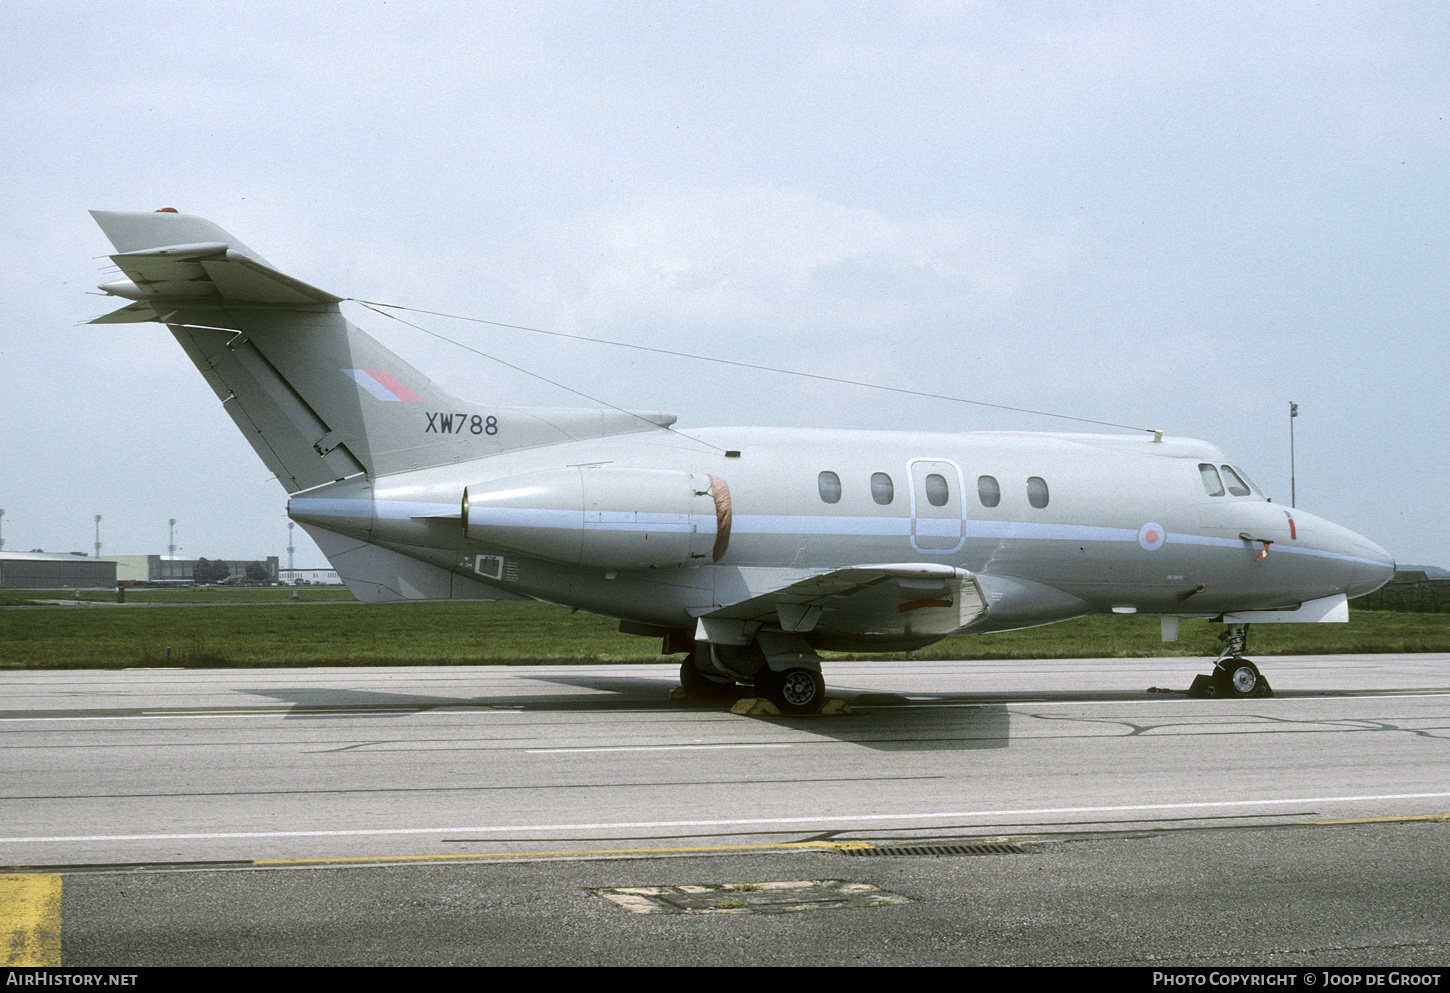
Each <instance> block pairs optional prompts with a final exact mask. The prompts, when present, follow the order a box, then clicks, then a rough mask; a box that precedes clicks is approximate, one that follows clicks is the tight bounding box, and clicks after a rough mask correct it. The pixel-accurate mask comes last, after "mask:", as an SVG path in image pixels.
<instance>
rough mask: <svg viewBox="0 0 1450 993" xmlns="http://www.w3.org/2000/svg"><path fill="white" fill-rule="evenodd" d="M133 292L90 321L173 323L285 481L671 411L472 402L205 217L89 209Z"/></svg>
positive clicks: (474, 452)
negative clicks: (629, 411) (632, 412)
mask: <svg viewBox="0 0 1450 993" xmlns="http://www.w3.org/2000/svg"><path fill="white" fill-rule="evenodd" d="M91 214H92V216H93V217H94V218H95V219H96V222H97V223H98V224H99V225H100V226H101V229H102V230H103V231H104V232H105V233H106V236H107V237H108V238H110V240H111V243H112V244H113V245H114V246H115V247H116V250H117V252H118V254H116V255H112V256H111V260H112V261H113V262H115V263H116V265H117V266H119V267H120V269H121V271H122V272H124V273H125V274H126V276H127V277H128V278H127V279H126V280H120V281H117V282H113V283H106V284H104V285H103V286H102V287H101V289H103V290H105V291H106V292H107V293H110V294H111V295H113V296H118V297H122V298H124V299H129V300H132V301H135V302H133V303H131V304H130V305H129V306H126V307H123V308H122V309H121V310H118V311H115V312H114V313H111V314H108V315H106V316H105V317H101V318H98V319H97V320H95V321H93V322H92V323H96V324H107V323H124V322H131V321H158V322H160V323H163V324H166V325H168V326H169V327H170V329H171V332H172V334H174V335H175V336H176V339H177V341H179V342H180V343H181V346H182V347H183V348H184V349H186V353H187V355H189V356H190V357H191V360H192V362H194V363H195V364H196V367H197V368H198V369H199V370H200V371H201V374H202V375H203V376H205V377H206V380H207V382H208V383H210V384H211V387H212V389H213V390H215V391H216V394H217V396H219V397H220V398H221V400H222V404H223V406H224V407H225V409H226V411H227V413H228V414H230V415H231V418H232V420H233V421H235V422H236V424H237V427H239V428H241V430H242V433H243V434H244V435H245V436H246V438H247V440H248V441H249V442H250V443H251V445H252V447H253V448H254V449H256V452H257V454H258V455H259V456H261V458H262V461H263V462H265V463H266V464H267V466H268V468H270V469H271V470H272V471H273V472H274V473H276V474H277V478H278V479H279V480H280V481H281V482H282V485H283V486H284V487H285V488H286V489H287V492H288V493H296V492H299V491H301V490H307V489H311V488H313V487H315V486H320V485H324V484H326V483H331V482H334V481H336V480H340V479H346V478H348V477H350V476H355V475H358V474H361V473H366V474H367V475H368V476H369V477H376V476H382V475H388V474H391V473H395V472H403V471H407V470H411V469H421V468H426V467H429V466H435V465H443V464H447V463H449V462H460V461H466V460H471V459H477V458H483V457H486V456H489V455H494V454H498V453H500V452H503V451H508V450H511V449H516V448H529V447H534V446H537V445H547V444H555V443H558V442H563V441H569V440H573V439H576V438H582V437H598V436H600V435H604V434H618V433H626V432H633V431H640V430H646V429H650V428H653V427H655V426H657V425H658V426H667V425H668V424H670V423H672V422H673V420H674V418H673V417H672V416H670V415H649V414H646V415H638V416H631V415H627V414H624V413H623V412H606V411H599V410H523V409H520V408H502V407H482V406H478V405H476V404H470V403H466V402H464V401H462V400H459V399H458V398H456V397H454V396H452V395H450V394H448V393H447V392H445V391H443V390H441V389H439V388H437V387H435V386H434V385H433V384H432V383H431V382H430V381H429V380H428V379H427V377H425V376H423V375H422V374H421V373H420V372H418V371H417V370H416V369H414V368H413V367H412V366H410V365H408V364H407V363H406V362H404V361H403V360H402V359H401V358H399V357H398V356H397V355H395V354H393V353H392V352H390V351H389V350H388V349H386V348H384V347H383V346H382V345H381V344H379V343H378V342H377V341H375V340H374V339H372V338H371V337H369V336H368V335H366V334H364V333H363V332H362V331H361V330H359V329H358V328H357V327H356V326H355V325H353V324H352V323H351V322H350V321H348V320H347V319H346V318H345V317H343V315H342V313H341V310H340V308H339V304H340V303H342V301H343V298H342V297H338V296H334V295H333V294H331V293H328V292H326V291H324V290H319V289H317V288H316V287H313V286H309V285H307V284H306V283H303V282H300V281H298V280H296V279H293V278H291V277H290V276H287V275H284V274H283V273H281V272H278V271H277V270H276V269H274V268H272V266H271V265H269V264H268V263H267V262H265V261H264V260H263V259H262V258H261V257H260V256H259V255H257V254H256V253H255V252H253V251H252V250H251V249H249V248H247V247H246V246H245V245H243V244H242V243H241V242H239V241H237V240H236V239H235V238H234V237H232V236H231V235H230V234H228V233H227V232H226V231H224V230H222V229H221V228H219V227H217V226H216V225H215V224H212V223H211V222H210V221H207V220H204V219H203V218H200V217H193V216H191V215H188V214H179V213H176V212H174V211H158V212H155V213H116V212H110V211H92V212H91Z"/></svg>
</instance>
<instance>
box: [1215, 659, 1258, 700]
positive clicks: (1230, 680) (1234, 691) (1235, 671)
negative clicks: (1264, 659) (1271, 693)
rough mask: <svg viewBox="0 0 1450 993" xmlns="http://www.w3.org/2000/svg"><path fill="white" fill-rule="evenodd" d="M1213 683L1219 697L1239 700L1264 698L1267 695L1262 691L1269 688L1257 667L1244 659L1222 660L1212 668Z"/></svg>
mask: <svg viewBox="0 0 1450 993" xmlns="http://www.w3.org/2000/svg"><path fill="white" fill-rule="evenodd" d="M1213 682H1214V685H1215V686H1216V687H1217V688H1218V691H1219V693H1218V695H1219V696H1227V697H1237V698H1238V699H1240V700H1245V699H1248V698H1249V697H1256V696H1265V695H1267V694H1266V693H1264V690H1267V689H1268V686H1269V683H1268V681H1267V680H1265V679H1264V677H1263V674H1262V673H1260V672H1259V667H1258V666H1256V665H1254V664H1253V663H1252V662H1250V661H1249V660H1248V659H1244V658H1232V659H1224V660H1223V661H1222V662H1220V663H1219V664H1218V665H1216V666H1214V669H1213Z"/></svg>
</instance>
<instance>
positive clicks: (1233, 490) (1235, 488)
mask: <svg viewBox="0 0 1450 993" xmlns="http://www.w3.org/2000/svg"><path fill="white" fill-rule="evenodd" d="M1220 468H1222V469H1223V481H1224V484H1225V485H1226V486H1227V487H1228V492H1229V496H1248V495H1249V492H1250V491H1249V484H1248V483H1245V482H1244V481H1243V480H1242V479H1241V478H1239V474H1238V473H1236V472H1234V471H1233V467H1232V466H1221V467H1220Z"/></svg>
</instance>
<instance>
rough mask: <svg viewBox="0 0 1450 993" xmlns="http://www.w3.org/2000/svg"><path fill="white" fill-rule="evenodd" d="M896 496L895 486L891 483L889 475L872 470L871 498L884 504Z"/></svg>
mask: <svg viewBox="0 0 1450 993" xmlns="http://www.w3.org/2000/svg"><path fill="white" fill-rule="evenodd" d="M895 496H896V487H895V486H893V485H892V483H891V477H890V476H888V475H886V473H884V472H873V473H872V474H871V499H872V500H875V501H876V502H877V503H879V504H881V506H883V507H884V506H886V505H887V504H888V503H890V502H891V501H892V498H894V497H895Z"/></svg>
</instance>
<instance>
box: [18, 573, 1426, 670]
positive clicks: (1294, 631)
mask: <svg viewBox="0 0 1450 993" xmlns="http://www.w3.org/2000/svg"><path fill="white" fill-rule="evenodd" d="M296 592H297V594H298V597H297V599H295V600H294V599H293V597H292V593H293V590H292V589H290V588H268V587H260V588H243V589H227V588H192V589H170V590H128V591H127V595H126V606H124V607H117V606H103V605H102V604H114V603H115V600H116V596H115V593H114V592H113V591H89V592H83V593H82V600H83V601H84V600H91V601H94V602H95V605H93V606H74V605H73V604H74V602H75V592H74V591H58V592H50V593H39V592H35V591H24V593H23V595H21V594H18V593H17V591H7V592H6V595H5V598H4V599H0V605H3V604H6V603H9V604H16V603H22V602H32V603H33V602H36V601H42V602H43V601H47V600H49V601H54V600H62V601H65V602H66V603H67V605H66V606H57V607H55V608H54V609H12V610H0V669H119V668H128V667H147V666H181V667H187V668H200V667H210V668H214V667H230V666H237V667H258V668H267V667H282V666H288V667H291V666H369V665H510V664H528V663H556V664H557V663H579V664H589V663H599V662H659V663H661V664H678V661H679V660H678V657H677V656H676V657H673V658H672V657H666V656H661V655H659V654H658V651H659V641H658V639H654V638H638V637H633V636H631V635H623V634H620V633H619V632H618V630H617V626H616V622H615V621H612V620H609V619H607V618H602V617H595V616H593V615H590V614H583V613H575V612H571V611H569V610H567V609H565V608H562V607H555V606H552V605H549V604H542V603H532V602H518V601H499V602H488V603H477V602H474V603H470V602H434V601H420V602H413V603H391V604H360V603H357V602H356V601H353V600H352V597H351V595H350V594H349V593H348V592H347V591H346V590H345V589H342V588H339V587H303V588H300V589H298V590H297V591H296ZM1222 630H1223V626H1222V625H1220V624H1212V623H1210V622H1208V621H1203V620H1195V619H1187V620H1185V621H1184V622H1183V624H1182V628H1181V630H1180V633H1179V638H1178V641H1176V642H1173V643H1169V644H1165V643H1163V642H1162V641H1160V640H1159V630H1158V620H1157V618H1155V617H1133V616H1097V617H1084V618H1079V619H1078V620H1075V621H1066V622H1063V623H1061V624H1053V625H1049V626H1047V627H1041V628H1033V629H1031V630H1027V631H1016V632H1012V633H1009V634H992V635H981V636H977V637H968V638H949V639H947V640H946V641H943V642H939V643H938V644H935V645H932V646H930V647H928V648H925V649H922V650H920V651H918V652H917V653H916V657H917V658H919V659H1028V658H1099V657H1102V658H1112V657H1124V658H1127V657H1160V656H1213V655H1217V654H1218V651H1219V647H1220V645H1219V642H1218V633H1219V632H1220V631H1222ZM1447 651H1450V615H1447V614H1443V613H1441V614H1416V613H1400V612H1394V611H1358V610H1356V611H1352V613H1351V620H1350V623H1349V624H1272V625H1258V626H1256V627H1254V628H1253V633H1252V636H1251V639H1250V643H1249V652H1248V654H1249V655H1250V656H1269V655H1298V654H1340V653H1361V652H1363V653H1372V652H1447ZM827 657H828V658H833V657H834V658H901V657H902V655H901V654H900V653H896V654H882V655H868V654H854V655H828V656H827Z"/></svg>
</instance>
